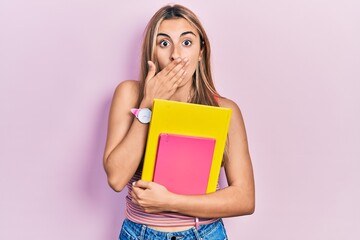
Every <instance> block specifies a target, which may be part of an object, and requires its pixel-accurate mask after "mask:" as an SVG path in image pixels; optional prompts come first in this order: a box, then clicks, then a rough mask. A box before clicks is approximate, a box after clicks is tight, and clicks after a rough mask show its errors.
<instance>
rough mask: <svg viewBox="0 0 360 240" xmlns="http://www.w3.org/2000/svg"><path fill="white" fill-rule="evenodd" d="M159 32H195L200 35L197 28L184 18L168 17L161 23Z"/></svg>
mask: <svg viewBox="0 0 360 240" xmlns="http://www.w3.org/2000/svg"><path fill="white" fill-rule="evenodd" d="M158 32H159V33H166V34H168V35H174V36H180V35H181V34H182V33H183V32H193V33H194V34H195V35H198V31H197V29H196V28H195V27H194V26H193V25H191V24H190V23H189V22H188V21H187V20H186V19H184V18H173V19H166V20H163V21H162V22H161V23H160V26H159V31H158Z"/></svg>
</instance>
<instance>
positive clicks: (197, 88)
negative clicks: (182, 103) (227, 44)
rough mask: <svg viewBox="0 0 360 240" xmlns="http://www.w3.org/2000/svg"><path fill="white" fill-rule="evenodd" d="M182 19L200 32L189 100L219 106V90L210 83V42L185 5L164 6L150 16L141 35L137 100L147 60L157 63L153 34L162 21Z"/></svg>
mask: <svg viewBox="0 0 360 240" xmlns="http://www.w3.org/2000/svg"><path fill="white" fill-rule="evenodd" d="M176 18H184V19H186V20H187V21H188V22H189V23H190V24H191V25H192V26H193V27H195V28H196V29H197V31H198V32H199V35H200V41H201V42H200V43H201V54H202V56H201V59H200V61H199V63H198V66H197V68H196V71H195V73H194V75H193V89H194V92H193V95H192V96H191V99H190V101H189V102H191V103H198V104H205V105H211V106H219V104H218V101H217V100H218V98H219V97H220V95H219V93H218V92H217V91H216V89H215V86H214V82H213V79H212V75H211V64H210V53H211V49H210V42H209V39H208V37H207V35H206V33H205V30H204V28H203V27H202V25H201V23H200V21H199V19H198V17H197V16H196V15H195V14H194V13H193V12H192V11H191V10H189V9H188V8H186V7H184V6H181V5H177V4H176V5H172V6H171V5H168V6H164V7H162V8H161V9H159V10H158V11H157V12H156V13H155V14H154V16H153V17H152V18H151V19H150V21H149V23H148V24H147V26H146V29H145V35H144V39H143V43H142V54H141V63H140V77H139V80H140V91H139V103H140V102H141V100H142V99H143V97H144V85H145V78H146V76H147V73H148V64H147V62H148V61H149V60H151V61H152V62H154V63H155V65H156V67H157V69H159V65H158V62H157V59H156V57H155V47H156V37H157V33H158V29H159V26H160V24H161V22H162V21H163V20H168V19H176Z"/></svg>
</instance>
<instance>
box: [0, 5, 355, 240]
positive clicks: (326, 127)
mask: <svg viewBox="0 0 360 240" xmlns="http://www.w3.org/2000/svg"><path fill="white" fill-rule="evenodd" d="M166 3H168V1H126V2H125V1H115V0H109V1H96V0H86V1H85V0H63V1H46V0H32V1H29V0H23V1H21V0H12V1H2V2H1V3H0V68H1V69H0V113H1V120H0V146H1V147H0V148H1V151H0V159H1V160H0V171H1V173H0V191H1V193H0V194H1V195H0V229H1V230H0V239H53V240H62V239H88V240H99V239H101V240H102V239H116V238H117V235H118V232H119V229H120V225H121V222H122V219H123V216H124V215H123V210H124V199H123V198H124V194H125V193H124V192H122V193H120V194H118V193H115V192H113V191H112V190H111V189H110V188H109V187H108V186H107V183H106V178H105V174H104V171H103V168H102V153H103V148H104V141H105V135H106V127H107V116H108V111H109V105H110V101H111V98H112V93H113V90H114V88H115V87H116V85H117V84H118V83H119V82H121V81H122V80H124V79H135V78H136V77H137V72H138V71H137V69H138V59H139V57H138V55H139V48H140V39H141V36H142V32H143V29H144V27H145V24H146V23H147V21H148V20H149V18H150V17H151V16H152V14H153V13H154V12H155V11H156V10H157V9H158V8H160V7H161V6H163V5H164V4H166ZM179 3H182V4H184V5H186V6H188V7H190V8H191V9H193V10H194V11H195V12H196V13H197V15H198V16H199V18H200V19H201V20H202V22H203V24H204V26H205V28H206V29H207V32H208V34H209V36H210V39H211V42H212V48H213V66H214V69H213V70H214V75H215V81H216V86H217V87H218V89H219V90H220V92H221V93H222V94H223V95H225V96H227V97H229V98H232V99H233V100H235V101H236V102H237V103H238V104H239V106H240V107H241V109H242V112H243V115H244V118H245V121H246V125H247V131H248V137H249V143H250V149H251V154H252V159H253V164H254V169H255V177H256V196H257V205H256V212H255V214H254V215H252V216H250V217H237V218H231V219H225V224H226V226H227V231H228V234H229V237H230V239H256V240H258V239H286V240H287V239H292V240H303V239H324V240H325V239H326V240H331V239H334V240H335V239H358V238H359V237H360V230H359V228H358V226H359V223H360V207H359V205H360V204H359V203H360V192H359V189H360V187H359V182H360V175H359V170H360V157H359V156H360V127H359V122H360V97H359V95H360V44H359V43H360V2H359V1H357V0H342V1H339V0H338V1H335V0H327V1H325V0H293V1H280V0H274V1H267V0H253V1H206V3H205V2H200V1H198V2H195V1H190V0H189V1H179ZM222 182H224V179H223V178H222ZM356 227H357V228H356Z"/></svg>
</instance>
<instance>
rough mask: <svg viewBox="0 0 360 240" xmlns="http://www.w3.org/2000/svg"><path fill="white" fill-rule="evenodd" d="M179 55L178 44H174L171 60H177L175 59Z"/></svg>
mask: <svg viewBox="0 0 360 240" xmlns="http://www.w3.org/2000/svg"><path fill="white" fill-rule="evenodd" d="M179 57H180V51H179V49H178V48H177V47H176V46H174V47H173V49H172V53H171V56H170V59H171V61H173V60H175V59H177V58H179Z"/></svg>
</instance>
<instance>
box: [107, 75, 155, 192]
mask: <svg viewBox="0 0 360 240" xmlns="http://www.w3.org/2000/svg"><path fill="white" fill-rule="evenodd" d="M138 91H139V83H138V82H137V81H124V82H122V83H120V84H119V85H118V87H117V88H116V90H115V93H114V96H113V100H112V104H111V108H110V114H109V122H108V135H107V141H106V145H105V151H104V168H105V171H106V174H107V176H108V182H109V185H110V186H111V187H112V188H113V189H114V190H115V191H121V190H122V189H123V188H124V186H125V185H126V184H127V183H128V181H129V180H130V179H131V177H132V176H133V175H134V173H135V171H136V169H137V168H138V166H139V164H140V161H141V158H142V155H143V152H144V148H145V141H146V136H147V130H148V124H142V123H140V122H139V121H134V117H133V115H132V113H131V112H130V109H131V108H134V107H137V96H138ZM140 107H150V106H146V105H145V103H142V104H141V105H140Z"/></svg>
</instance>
